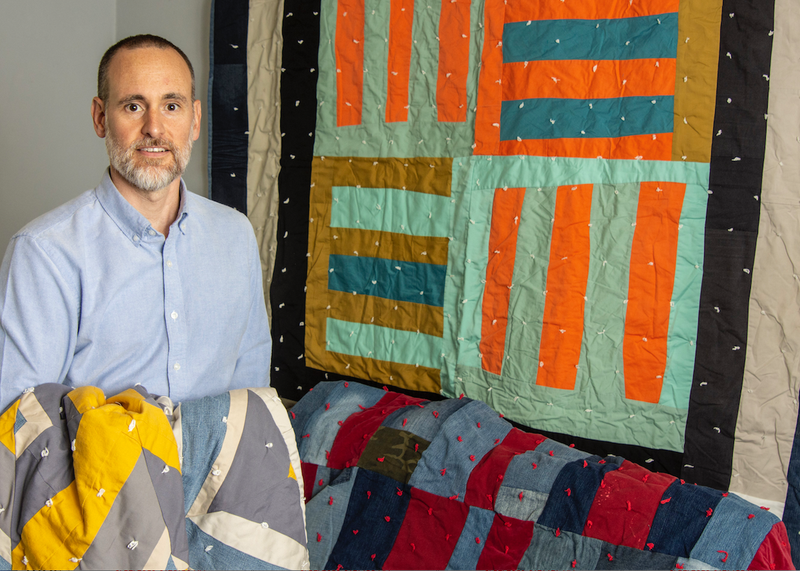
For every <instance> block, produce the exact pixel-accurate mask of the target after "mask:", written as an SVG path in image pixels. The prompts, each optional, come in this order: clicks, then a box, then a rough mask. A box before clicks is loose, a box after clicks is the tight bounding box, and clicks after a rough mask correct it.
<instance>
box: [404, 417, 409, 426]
mask: <svg viewBox="0 0 800 571" xmlns="http://www.w3.org/2000/svg"><path fill="white" fill-rule="evenodd" d="M407 422H408V419H407V418H404V419H403V426H404V427H405V425H406V423H407Z"/></svg>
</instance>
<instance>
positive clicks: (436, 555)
mask: <svg viewBox="0 0 800 571" xmlns="http://www.w3.org/2000/svg"><path fill="white" fill-rule="evenodd" d="M428 510H432V511H431V513H430V515H429V514H428ZM468 515H469V506H467V505H465V504H464V503H462V502H459V501H456V500H449V499H447V498H443V497H442V496H437V495H435V494H429V493H428V492H424V491H422V490H419V489H417V488H411V500H410V501H409V503H408V509H407V510H406V516H405V518H404V519H403V524H402V525H401V526H400V531H399V532H398V534H397V539H396V540H395V542H394V545H393V546H392V551H391V552H390V553H389V556H388V557H387V558H386V561H384V562H383V566H382V568H383V569H444V568H446V567H447V563H448V562H449V561H450V557H452V555H453V551H455V548H456V543H458V537H459V536H460V535H461V531H462V530H463V529H464V524H465V523H467V516H468ZM528 543H530V540H529V541H528ZM412 544H413V545H414V547H413V548H412V547H411V545H412ZM525 545H526V547H527V545H528V544H527V543H526V544H525Z"/></svg>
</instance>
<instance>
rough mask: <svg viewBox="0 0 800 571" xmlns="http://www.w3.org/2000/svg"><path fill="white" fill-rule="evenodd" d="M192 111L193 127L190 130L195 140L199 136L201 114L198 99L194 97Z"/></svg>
mask: <svg viewBox="0 0 800 571" xmlns="http://www.w3.org/2000/svg"><path fill="white" fill-rule="evenodd" d="M192 113H193V114H194V129H193V131H192V140H193V141H196V140H197V139H199V138H200V119H201V117H202V116H203V113H202V111H201V110H200V100H199V99H195V100H194V102H193V103H192Z"/></svg>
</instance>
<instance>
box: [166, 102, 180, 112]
mask: <svg viewBox="0 0 800 571" xmlns="http://www.w3.org/2000/svg"><path fill="white" fill-rule="evenodd" d="M167 110H168V111H177V110H178V106H177V105H176V104H175V103H169V104H167Z"/></svg>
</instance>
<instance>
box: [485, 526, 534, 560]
mask: <svg viewBox="0 0 800 571" xmlns="http://www.w3.org/2000/svg"><path fill="white" fill-rule="evenodd" d="M509 523H510V524H511V525H507V524H509ZM531 539H533V522H532V521H522V520H519V519H514V518H510V517H504V516H501V515H500V514H495V516H494V521H493V522H492V527H491V529H490V530H489V535H487V536H486V543H485V545H484V547H483V551H481V556H480V557H479V558H478V564H477V565H476V567H475V568H476V569H517V568H518V567H519V562H520V561H521V560H522V556H523V555H525V550H526V549H527V548H528V546H529V545H530V544H531Z"/></svg>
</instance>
